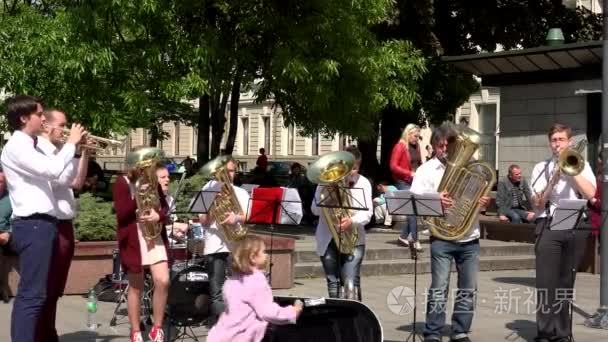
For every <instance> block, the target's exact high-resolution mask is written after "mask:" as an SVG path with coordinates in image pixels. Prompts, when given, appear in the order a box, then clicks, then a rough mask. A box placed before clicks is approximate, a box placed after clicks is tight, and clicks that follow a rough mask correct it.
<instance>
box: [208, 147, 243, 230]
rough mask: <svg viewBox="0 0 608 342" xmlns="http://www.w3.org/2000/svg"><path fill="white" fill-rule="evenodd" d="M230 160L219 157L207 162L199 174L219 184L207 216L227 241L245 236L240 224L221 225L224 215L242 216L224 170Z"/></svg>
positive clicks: (230, 158) (228, 157) (228, 177)
mask: <svg viewBox="0 0 608 342" xmlns="http://www.w3.org/2000/svg"><path fill="white" fill-rule="evenodd" d="M231 160H232V157H231V156H219V157H216V158H214V159H213V160H211V161H209V162H208V163H207V164H205V165H204V166H203V167H202V168H201V171H200V172H201V174H202V175H203V177H204V178H215V180H216V181H217V182H219V183H221V189H220V191H219V192H218V194H217V195H216V196H215V200H214V201H213V204H212V205H211V208H209V214H210V215H211V217H212V218H214V219H215V222H216V224H217V226H218V228H220V229H221V230H222V231H223V233H224V236H225V237H226V239H227V240H228V241H235V240H241V239H243V238H244V237H245V236H247V226H245V225H242V224H240V223H238V222H237V223H235V224H227V223H225V224H221V223H220V221H223V220H224V217H225V216H226V214H228V213H230V212H233V213H236V214H242V213H243V209H242V208H241V204H240V203H239V201H238V198H237V197H236V194H235V193H234V189H233V188H232V180H231V179H230V175H229V174H228V170H227V169H226V165H227V164H228V162H229V161H231Z"/></svg>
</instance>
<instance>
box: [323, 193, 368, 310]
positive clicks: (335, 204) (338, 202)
mask: <svg viewBox="0 0 608 342" xmlns="http://www.w3.org/2000/svg"><path fill="white" fill-rule="evenodd" d="M317 187H318V188H319V192H318V194H323V193H325V194H328V196H327V197H325V198H321V199H319V198H317V195H315V198H314V200H315V204H316V206H317V207H319V208H333V209H345V210H368V208H367V200H366V197H365V191H364V190H363V188H350V187H345V186H337V185H333V184H319V185H317ZM324 190H325V191H324ZM357 193H359V194H360V195H361V196H355V194H357ZM370 195H371V194H370ZM357 198H363V203H361V201H359V200H358V199H357ZM347 201H348V202H350V206H346V205H345V204H346V203H347ZM338 220H339V221H342V216H340V217H338ZM327 224H330V222H327ZM328 229H329V227H328ZM336 229H337V228H336ZM350 229H359V228H358V227H351V228H350ZM343 234H344V232H342V231H338V241H335V242H337V246H336V247H337V248H338V253H337V260H336V261H337V263H338V273H339V274H340V277H338V298H341V296H342V295H343V293H341V291H342V286H343V285H344V284H343V283H342V263H341V254H342V253H341V252H340V247H341V246H342V235H343ZM358 290H359V293H358V299H359V300H361V297H362V296H361V289H360V284H359V289H358Z"/></svg>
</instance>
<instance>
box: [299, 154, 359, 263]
mask: <svg viewBox="0 0 608 342" xmlns="http://www.w3.org/2000/svg"><path fill="white" fill-rule="evenodd" d="M354 164H355V157H354V156H353V155H352V154H351V153H349V152H344V151H338V152H329V153H326V154H324V155H322V156H321V157H320V158H319V159H318V160H317V161H315V162H314V163H313V164H312V165H311V166H310V167H309V168H308V171H307V172H306V177H307V178H308V180H310V181H311V182H313V183H316V184H319V185H322V186H323V187H322V189H321V194H320V198H319V199H318V200H319V201H322V202H323V203H324V204H325V205H327V206H324V207H322V208H321V210H322V212H323V217H324V218H325V222H327V226H328V229H329V231H330V232H331V234H332V237H333V239H334V241H335V243H336V246H337V247H338V249H339V250H340V253H343V254H353V250H354V249H355V246H356V244H357V240H358V239H359V232H358V230H357V229H354V228H353V229H350V230H348V231H345V232H342V234H340V232H339V231H338V230H337V229H338V228H337V227H338V225H339V224H340V220H341V219H344V218H346V217H351V216H352V215H353V213H352V212H351V210H349V209H344V208H349V207H351V203H350V194H348V193H347V191H348V190H346V189H345V185H346V184H345V180H346V176H348V175H349V174H350V172H351V170H352V169H353V166H354ZM340 235H341V236H340Z"/></svg>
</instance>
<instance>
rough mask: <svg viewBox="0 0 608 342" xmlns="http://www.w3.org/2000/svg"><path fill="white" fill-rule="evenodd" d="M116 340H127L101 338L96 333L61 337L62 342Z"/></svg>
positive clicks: (114, 336)
mask: <svg viewBox="0 0 608 342" xmlns="http://www.w3.org/2000/svg"><path fill="white" fill-rule="evenodd" d="M115 338H125V336H120V335H104V336H101V335H99V334H98V333H97V332H94V331H86V330H83V331H76V332H73V333H69V334H64V335H61V336H60V339H61V342H112V341H114V339H115Z"/></svg>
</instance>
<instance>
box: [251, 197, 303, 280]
mask: <svg viewBox="0 0 608 342" xmlns="http://www.w3.org/2000/svg"><path fill="white" fill-rule="evenodd" d="M277 189H281V190H283V191H281V192H280V193H279V192H278V191H276V190H277ZM286 190H287V189H286V188H255V189H252V196H251V197H250V198H249V205H248V211H249V215H247V216H248V219H247V221H246V222H247V223H249V224H257V225H264V226H267V227H268V229H269V230H270V247H269V250H270V260H269V268H268V278H269V279H268V283H269V284H270V285H271V287H272V266H273V263H272V255H273V254H274V253H273V252H272V248H273V238H274V230H275V227H276V226H277V225H278V226H296V225H299V224H300V221H301V220H302V213H301V212H300V214H299V215H298V213H297V212H294V211H293V210H294V207H297V206H298V205H299V207H300V211H302V201H301V199H300V196H299V194H298V192H297V190H295V189H292V190H294V191H293V195H294V196H295V197H297V199H285V198H283V195H284V192H285V191H286ZM254 197H255V198H254ZM279 214H284V215H281V216H279ZM281 218H283V220H281Z"/></svg>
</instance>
